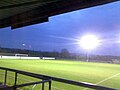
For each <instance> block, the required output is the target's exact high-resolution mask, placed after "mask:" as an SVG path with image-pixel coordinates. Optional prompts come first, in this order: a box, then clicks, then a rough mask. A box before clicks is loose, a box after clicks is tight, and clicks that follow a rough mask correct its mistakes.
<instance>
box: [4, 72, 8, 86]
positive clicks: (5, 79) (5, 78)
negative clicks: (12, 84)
mask: <svg viewBox="0 0 120 90" xmlns="http://www.w3.org/2000/svg"><path fill="white" fill-rule="evenodd" d="M6 81H7V70H5V77H4V85H6Z"/></svg>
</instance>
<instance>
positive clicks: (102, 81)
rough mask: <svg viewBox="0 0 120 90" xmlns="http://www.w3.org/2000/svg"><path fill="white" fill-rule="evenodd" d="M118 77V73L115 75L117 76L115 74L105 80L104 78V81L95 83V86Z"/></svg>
mask: <svg viewBox="0 0 120 90" xmlns="http://www.w3.org/2000/svg"><path fill="white" fill-rule="evenodd" d="M118 75H120V73H117V74H115V75H112V76H110V77H107V78H105V79H103V80H101V81H99V82H97V83H96V85H98V84H100V83H103V82H105V81H107V80H109V79H112V78H114V77H117V76H118ZM87 89H88V88H84V89H83V90H87Z"/></svg>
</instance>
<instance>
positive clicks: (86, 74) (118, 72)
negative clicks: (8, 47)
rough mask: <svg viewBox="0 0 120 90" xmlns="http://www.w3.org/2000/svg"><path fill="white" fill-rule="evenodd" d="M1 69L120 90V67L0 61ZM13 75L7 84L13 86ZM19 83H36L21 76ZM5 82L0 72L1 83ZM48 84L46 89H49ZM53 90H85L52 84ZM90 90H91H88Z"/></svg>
mask: <svg viewBox="0 0 120 90" xmlns="http://www.w3.org/2000/svg"><path fill="white" fill-rule="evenodd" d="M0 66H1V67H7V68H13V69H18V70H23V71H29V72H33V73H38V74H44V75H51V76H55V77H60V78H65V79H70V80H76V81H80V82H89V83H93V84H98V85H102V86H107V87H112V88H116V89H118V90H120V65H117V64H105V63H92V62H80V61H67V60H45V61H44V60H2V59H1V60H0ZM11 78H12V73H10V76H9V78H8V81H7V83H9V84H11V83H12V82H13V81H12V79H11ZM20 78H21V81H20V82H19V83H23V82H27V81H34V80H35V79H33V78H29V77H26V76H22V75H21V76H20ZM2 80H3V77H2V71H0V82H1V81H2ZM47 87H48V86H47V84H46V89H45V90H48V89H47ZM38 88H40V85H36V86H31V87H28V88H27V87H26V88H24V90H40V89H38ZM52 90H85V89H84V88H83V87H76V86H72V85H68V84H64V83H59V82H52ZM87 90H90V89H87Z"/></svg>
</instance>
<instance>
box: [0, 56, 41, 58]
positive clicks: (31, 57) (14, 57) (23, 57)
mask: <svg viewBox="0 0 120 90" xmlns="http://www.w3.org/2000/svg"><path fill="white" fill-rule="evenodd" d="M0 58H1V59H40V57H22V56H0Z"/></svg>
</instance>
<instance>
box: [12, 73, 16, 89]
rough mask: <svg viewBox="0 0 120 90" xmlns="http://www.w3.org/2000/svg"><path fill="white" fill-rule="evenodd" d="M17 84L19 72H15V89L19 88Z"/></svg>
mask: <svg viewBox="0 0 120 90" xmlns="http://www.w3.org/2000/svg"><path fill="white" fill-rule="evenodd" d="M16 84H17V72H15V82H14V88H13V90H16V89H17V87H16Z"/></svg>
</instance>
